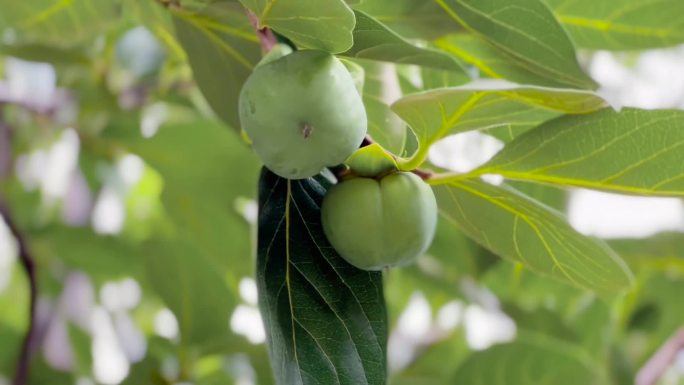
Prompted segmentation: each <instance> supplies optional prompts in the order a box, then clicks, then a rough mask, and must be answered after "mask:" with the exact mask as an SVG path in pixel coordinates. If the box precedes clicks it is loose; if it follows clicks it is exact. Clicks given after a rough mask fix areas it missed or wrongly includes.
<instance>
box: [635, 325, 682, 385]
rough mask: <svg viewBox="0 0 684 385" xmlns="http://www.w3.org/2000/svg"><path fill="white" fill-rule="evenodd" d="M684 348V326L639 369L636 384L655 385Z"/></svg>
mask: <svg viewBox="0 0 684 385" xmlns="http://www.w3.org/2000/svg"><path fill="white" fill-rule="evenodd" d="M682 349H684V327H681V328H679V330H678V331H677V332H676V333H675V334H673V335H672V336H671V337H670V338H669V339H668V340H667V341H665V343H664V344H663V345H662V346H661V347H660V349H658V351H657V352H656V353H655V354H654V355H653V356H651V358H650V359H649V360H648V361H647V362H646V364H644V366H642V367H641V369H639V372H638V373H637V375H636V378H635V381H634V383H635V385H654V384H655V383H656V382H657V381H658V380H659V379H660V377H662V376H663V374H664V373H665V371H666V370H667V368H668V367H669V366H670V365H671V364H672V363H673V362H674V360H675V358H676V357H677V353H678V352H679V351H680V350H682Z"/></svg>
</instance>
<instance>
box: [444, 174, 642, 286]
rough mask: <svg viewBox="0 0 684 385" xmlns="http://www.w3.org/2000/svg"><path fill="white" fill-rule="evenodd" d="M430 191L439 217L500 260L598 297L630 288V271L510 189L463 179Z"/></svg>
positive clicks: (605, 248) (614, 256)
mask: <svg viewBox="0 0 684 385" xmlns="http://www.w3.org/2000/svg"><path fill="white" fill-rule="evenodd" d="M434 190H435V195H436V196H437V202H438V206H439V211H440V214H441V215H443V216H444V217H445V218H446V219H447V220H449V221H451V222H453V223H454V224H456V225H457V226H458V227H459V228H460V229H461V230H462V231H463V232H464V233H466V234H467V235H468V236H470V237H471V238H473V239H474V240H475V241H477V242H478V243H480V244H482V245H483V246H485V247H487V248H488V249H490V250H492V251H493V252H494V253H496V254H498V255H499V256H501V257H503V258H506V259H509V260H512V261H515V262H520V263H522V264H523V265H524V266H525V267H526V268H528V269H530V270H532V271H534V272H537V273H539V274H542V275H546V276H551V277H554V278H557V279H560V280H562V281H565V282H567V283H572V284H574V285H575V286H578V287H584V288H588V289H591V290H594V291H596V292H598V293H601V294H610V293H615V292H619V291H622V290H625V289H627V288H629V286H630V285H631V283H632V274H631V272H630V270H629V268H628V267H627V265H626V264H625V263H624V262H623V261H622V260H621V259H620V258H619V257H618V256H617V254H615V252H613V251H612V250H611V249H610V248H609V247H608V246H607V245H605V244H604V243H603V242H601V241H599V240H597V239H592V238H588V237H585V236H583V235H581V234H579V233H578V232H577V231H575V230H574V229H572V227H570V225H569V224H567V222H566V221H565V219H564V218H563V217H562V215H561V214H559V213H557V212H555V211H554V210H552V209H550V208H547V207H544V206H542V205H540V204H539V203H537V202H535V201H533V200H531V199H529V198H528V197H526V196H524V195H522V194H520V193H519V192H517V191H515V190H513V189H511V188H506V187H497V186H492V185H489V184H487V183H484V182H480V181H476V180H463V181H457V182H456V181H455V182H451V183H450V184H448V185H439V186H434Z"/></svg>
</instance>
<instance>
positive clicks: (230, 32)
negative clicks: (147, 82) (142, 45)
mask: <svg viewBox="0 0 684 385" xmlns="http://www.w3.org/2000/svg"><path fill="white" fill-rule="evenodd" d="M173 21H174V25H175V27H176V36H177V37H178V41H180V44H181V45H182V46H183V48H184V49H185V51H186V53H187V57H188V60H189V61H190V66H191V67H192V71H193V74H194V79H195V81H196V82H197V85H198V86H199V88H200V90H201V91H202V94H203V95H204V97H205V98H206V99H207V102H209V105H211V107H212V109H213V110H214V112H215V113H216V114H217V115H218V116H219V117H221V119H223V120H224V121H225V122H226V123H227V124H228V125H230V126H231V127H232V128H233V129H235V130H238V131H239V129H240V120H239V118H238V98H239V96H240V89H241V88H242V84H243V83H244V82H245V80H247V77H248V76H249V75H250V74H251V73H252V69H253V67H254V65H255V64H256V63H257V61H259V58H260V57H261V49H260V48H259V40H258V39H257V37H256V34H255V33H254V31H253V29H252V26H251V24H250V23H249V20H248V19H247V16H246V15H245V11H244V8H242V7H241V6H240V5H239V4H237V3H234V2H221V3H217V4H212V5H210V6H207V7H206V8H205V9H203V10H202V11H200V12H198V13H190V12H188V11H176V12H174V17H173Z"/></svg>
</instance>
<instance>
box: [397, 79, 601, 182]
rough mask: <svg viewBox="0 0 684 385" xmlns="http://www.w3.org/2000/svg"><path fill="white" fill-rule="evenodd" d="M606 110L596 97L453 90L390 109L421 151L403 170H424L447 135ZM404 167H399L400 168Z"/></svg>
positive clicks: (557, 92) (538, 91)
mask: <svg viewBox="0 0 684 385" xmlns="http://www.w3.org/2000/svg"><path fill="white" fill-rule="evenodd" d="M605 105H606V104H605V102H604V101H603V99H601V98H600V97H598V96H597V95H596V94H594V93H591V92H588V91H579V90H577V91H576V90H559V89H552V88H541V87H512V86H508V85H507V86H506V87H500V88H498V89H487V88H473V87H468V86H466V87H452V88H442V89H436V90H432V91H427V92H423V93H419V94H413V95H408V96H406V97H404V98H402V99H400V100H398V101H397V102H396V103H394V104H393V105H392V109H393V110H394V111H395V112H396V113H397V114H398V115H399V116H400V117H401V118H402V119H403V120H404V121H406V122H407V123H408V124H409V125H410V126H411V128H412V129H413V132H414V133H415V135H416V138H417V139H418V144H419V150H418V152H416V154H414V156H413V157H412V158H411V159H408V160H405V162H404V166H402V167H404V169H408V170H410V169H412V168H415V167H418V166H420V164H421V163H422V162H423V160H424V159H425V156H426V154H427V150H428V148H429V147H430V145H431V144H432V143H434V142H436V141H437V140H439V139H441V138H443V137H444V136H446V135H447V134H455V133H458V132H463V131H469V130H478V129H479V130H488V129H493V128H496V127H506V128H507V129H508V130H515V129H516V128H517V127H519V126H524V127H529V126H531V125H535V123H541V122H543V121H546V120H548V119H550V118H552V117H554V116H557V115H558V113H561V112H565V113H575V114H583V113H588V112H592V111H596V110H598V109H600V108H602V107H604V106H605ZM401 165H402V163H401V162H400V166H401Z"/></svg>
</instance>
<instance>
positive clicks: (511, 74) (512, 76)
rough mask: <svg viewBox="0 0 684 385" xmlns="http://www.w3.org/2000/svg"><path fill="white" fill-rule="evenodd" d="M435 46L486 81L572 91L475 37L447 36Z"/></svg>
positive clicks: (465, 35) (463, 34)
mask: <svg viewBox="0 0 684 385" xmlns="http://www.w3.org/2000/svg"><path fill="white" fill-rule="evenodd" d="M435 45H436V46H437V47H438V48H440V49H442V50H444V51H446V52H448V53H450V54H452V55H454V56H455V57H457V58H459V59H460V60H461V61H463V62H465V63H468V64H470V65H472V66H475V67H476V68H477V69H478V70H479V72H480V75H481V76H482V77H489V78H494V79H506V80H509V81H512V82H514V83H518V84H533V85H537V86H543V87H557V88H567V87H568V84H567V83H566V82H564V81H563V80H562V79H558V78H555V77H548V76H542V75H539V74H537V73H535V72H534V71H532V70H530V68H529V66H528V65H527V64H526V63H525V62H522V61H518V60H514V59H512V58H511V57H510V55H508V54H506V53H505V52H502V51H501V50H499V49H497V48H496V47H495V46H492V45H491V44H489V43H488V42H487V41H486V40H485V39H483V38H482V37H480V36H477V35H474V34H470V33H459V34H453V35H448V36H444V37H442V38H440V39H439V40H437V41H436V42H435Z"/></svg>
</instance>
